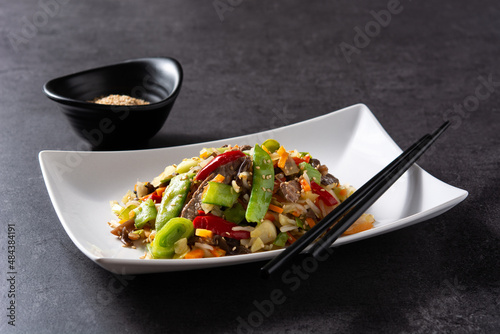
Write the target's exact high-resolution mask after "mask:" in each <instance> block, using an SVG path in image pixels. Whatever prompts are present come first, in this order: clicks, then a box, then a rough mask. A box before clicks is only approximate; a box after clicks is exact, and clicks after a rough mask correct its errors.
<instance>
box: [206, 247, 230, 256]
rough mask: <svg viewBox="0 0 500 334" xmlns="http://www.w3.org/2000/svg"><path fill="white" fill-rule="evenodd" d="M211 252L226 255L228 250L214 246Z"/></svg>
mask: <svg viewBox="0 0 500 334" xmlns="http://www.w3.org/2000/svg"><path fill="white" fill-rule="evenodd" d="M210 253H212V255H213V256H215V257H220V256H224V255H226V251H225V250H223V249H222V248H219V247H214V249H212V250H210Z"/></svg>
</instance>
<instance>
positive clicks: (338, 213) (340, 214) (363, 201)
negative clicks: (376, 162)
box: [261, 122, 450, 277]
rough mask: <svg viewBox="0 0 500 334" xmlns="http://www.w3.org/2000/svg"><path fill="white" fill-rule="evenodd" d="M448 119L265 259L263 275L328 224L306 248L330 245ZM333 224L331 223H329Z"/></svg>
mask: <svg viewBox="0 0 500 334" xmlns="http://www.w3.org/2000/svg"><path fill="white" fill-rule="evenodd" d="M449 125H450V122H445V123H444V124H443V125H441V126H440V127H439V128H438V129H437V130H436V131H435V132H434V133H432V134H427V135H425V136H423V137H422V138H420V140H419V141H417V142H416V143H414V144H413V145H412V146H410V147H409V148H408V149H407V150H406V151H404V152H403V153H401V155H400V156H399V157H397V158H396V159H394V160H393V161H392V162H391V163H390V164H389V165H387V167H385V168H384V169H383V170H381V171H380V172H379V173H378V174H377V175H375V176H374V177H372V178H371V179H370V180H369V181H368V182H367V183H366V184H364V185H363V186H362V187H361V188H359V189H358V190H357V191H355V192H354V194H352V195H351V196H350V197H349V198H348V199H346V200H345V201H344V202H342V203H341V204H340V205H339V206H338V207H337V208H336V209H335V210H333V211H332V212H330V213H329V214H328V215H327V216H326V217H325V218H323V219H322V220H321V221H320V222H319V223H317V224H316V225H315V226H314V227H313V228H311V229H310V230H309V231H308V232H307V233H305V234H304V235H303V236H302V237H300V238H299V239H298V240H297V241H296V242H294V243H293V244H292V245H290V246H289V247H288V248H286V249H285V251H284V252H282V253H281V254H279V255H278V256H276V257H275V258H274V259H272V260H271V261H269V262H268V263H267V264H266V265H265V266H264V267H262V268H261V273H262V276H263V277H269V276H270V275H271V274H273V273H274V272H276V271H278V270H279V269H280V268H281V267H284V266H285V265H286V264H287V263H289V262H290V261H291V260H292V259H293V258H294V257H295V256H296V255H297V254H298V253H300V252H301V251H303V250H304V249H305V248H306V247H307V246H308V245H309V244H311V243H312V242H314V241H315V240H316V239H318V237H320V236H321V235H322V234H323V233H324V232H325V231H327V230H328V229H329V228H330V227H331V228H330V230H329V231H328V232H327V233H326V234H325V236H323V238H321V239H320V240H319V241H318V242H316V243H315V244H314V245H313V246H312V247H311V248H310V249H309V250H308V251H307V253H308V254H311V255H312V256H314V257H318V256H319V255H320V254H321V252H323V251H325V249H326V248H328V247H330V246H331V245H332V244H333V242H334V241H335V240H337V238H338V237H339V236H341V235H342V233H344V232H345V231H346V230H347V229H348V228H349V226H351V225H352V224H353V223H354V222H355V221H356V220H357V219H358V218H359V217H360V216H361V215H362V214H363V213H364V212H365V211H366V209H368V208H369V207H370V206H371V205H372V204H373V203H374V202H375V201H376V200H377V199H378V198H379V197H380V196H382V194H383V193H384V192H385V191H386V190H387V189H389V188H390V187H391V186H392V185H393V184H394V182H396V180H397V179H399V177H400V176H401V175H403V174H404V173H405V172H406V171H407V170H408V169H409V168H410V167H411V166H412V165H413V164H414V163H415V162H416V161H417V160H418V159H419V158H420V157H421V156H422V154H424V152H425V151H426V150H427V149H428V148H429V147H430V146H431V145H432V144H433V143H434V142H435V141H436V139H437V138H438V137H439V136H440V135H441V134H442V133H443V132H444V131H445V130H446V129H447V128H448V126H449ZM332 225H333V226H332Z"/></svg>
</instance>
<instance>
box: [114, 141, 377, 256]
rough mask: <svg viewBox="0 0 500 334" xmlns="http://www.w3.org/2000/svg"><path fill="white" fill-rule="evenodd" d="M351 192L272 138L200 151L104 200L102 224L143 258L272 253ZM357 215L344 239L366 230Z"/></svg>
mask: <svg viewBox="0 0 500 334" xmlns="http://www.w3.org/2000/svg"><path fill="white" fill-rule="evenodd" d="M353 192H354V188H353V187H352V186H349V185H340V183H339V180H338V179H337V178H336V177H334V176H333V175H332V174H330V173H329V170H328V167H326V166H325V165H322V164H321V162H320V161H319V160H318V159H315V158H313V157H312V156H311V155H310V154H309V153H307V152H298V151H296V150H291V151H287V150H286V149H285V148H284V147H283V146H282V145H280V143H278V142H277V141H276V140H274V139H268V140H266V141H265V142H264V143H263V144H262V145H258V144H256V145H255V146H254V147H251V146H248V145H245V146H242V147H239V146H238V145H236V146H227V145H226V146H224V147H219V148H204V149H203V150H202V151H201V152H200V155H199V156H198V157H193V158H191V159H184V160H183V161H182V162H180V163H179V164H178V165H172V166H168V167H166V168H165V170H164V171H163V172H162V173H161V174H160V175H158V176H157V177H156V178H154V179H153V180H152V181H151V182H137V183H136V184H135V187H134V191H131V190H129V191H128V192H127V194H125V196H124V197H123V199H122V202H123V205H120V204H119V203H118V202H117V201H112V202H111V209H112V211H113V213H114V214H115V215H116V216H117V217H118V220H112V221H110V222H109V223H108V224H109V225H110V227H111V228H112V230H111V233H113V234H114V235H116V236H118V238H119V239H120V240H121V241H122V243H123V244H124V246H125V247H132V248H135V247H136V246H137V245H139V244H140V243H144V244H147V249H148V251H147V252H146V254H145V255H144V257H143V258H153V259H172V258H174V259H192V258H203V257H219V256H227V255H235V254H247V253H255V252H260V251H268V250H273V249H280V248H283V247H286V246H287V245H290V244H292V243H293V242H295V241H296V240H297V239H298V238H300V236H302V235H303V234H304V233H306V232H307V231H308V230H309V229H310V228H311V227H313V226H314V225H315V224H316V223H317V222H319V221H320V220H321V219H322V218H324V217H325V216H326V215H327V214H328V213H330V212H331V211H332V210H334V209H335V208H336V207H337V206H338V205H339V204H340V203H341V202H342V201H344V200H345V199H346V198H347V197H349V196H350V195H351V194H352V193H353ZM373 222H374V218H373V216H372V215H370V214H363V215H362V216H361V217H360V218H359V219H358V220H357V221H356V222H355V223H354V224H353V225H352V226H351V227H350V228H349V229H348V230H347V231H346V232H345V233H344V234H353V233H357V232H361V231H364V230H367V229H370V228H372V227H373Z"/></svg>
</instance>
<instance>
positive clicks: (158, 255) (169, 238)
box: [149, 217, 194, 259]
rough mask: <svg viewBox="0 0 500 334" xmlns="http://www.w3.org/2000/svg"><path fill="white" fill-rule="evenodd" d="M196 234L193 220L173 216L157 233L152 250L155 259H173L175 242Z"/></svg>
mask: <svg viewBox="0 0 500 334" xmlns="http://www.w3.org/2000/svg"><path fill="white" fill-rule="evenodd" d="M193 234H194V226H193V222H192V221H190V220H189V219H186V218H180V217H176V218H172V219H170V220H169V221H168V222H167V223H166V224H165V226H163V228H162V229H161V230H160V231H159V232H157V233H156V236H155V238H154V240H153V242H152V243H151V247H150V249H149V250H150V252H151V255H153V257H154V258H155V259H171V258H172V257H173V256H174V254H175V248H174V244H175V243H176V242H177V241H178V240H180V239H182V238H190V237H191V236H192V235H193Z"/></svg>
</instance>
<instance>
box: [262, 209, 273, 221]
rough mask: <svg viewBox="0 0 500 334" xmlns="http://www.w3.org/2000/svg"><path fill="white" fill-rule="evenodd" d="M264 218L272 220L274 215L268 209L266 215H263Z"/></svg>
mask: <svg viewBox="0 0 500 334" xmlns="http://www.w3.org/2000/svg"><path fill="white" fill-rule="evenodd" d="M264 219H267V220H270V221H272V222H273V221H275V220H276V217H274V215H273V214H272V213H271V212H270V211H267V212H266V215H265V216H264Z"/></svg>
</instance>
